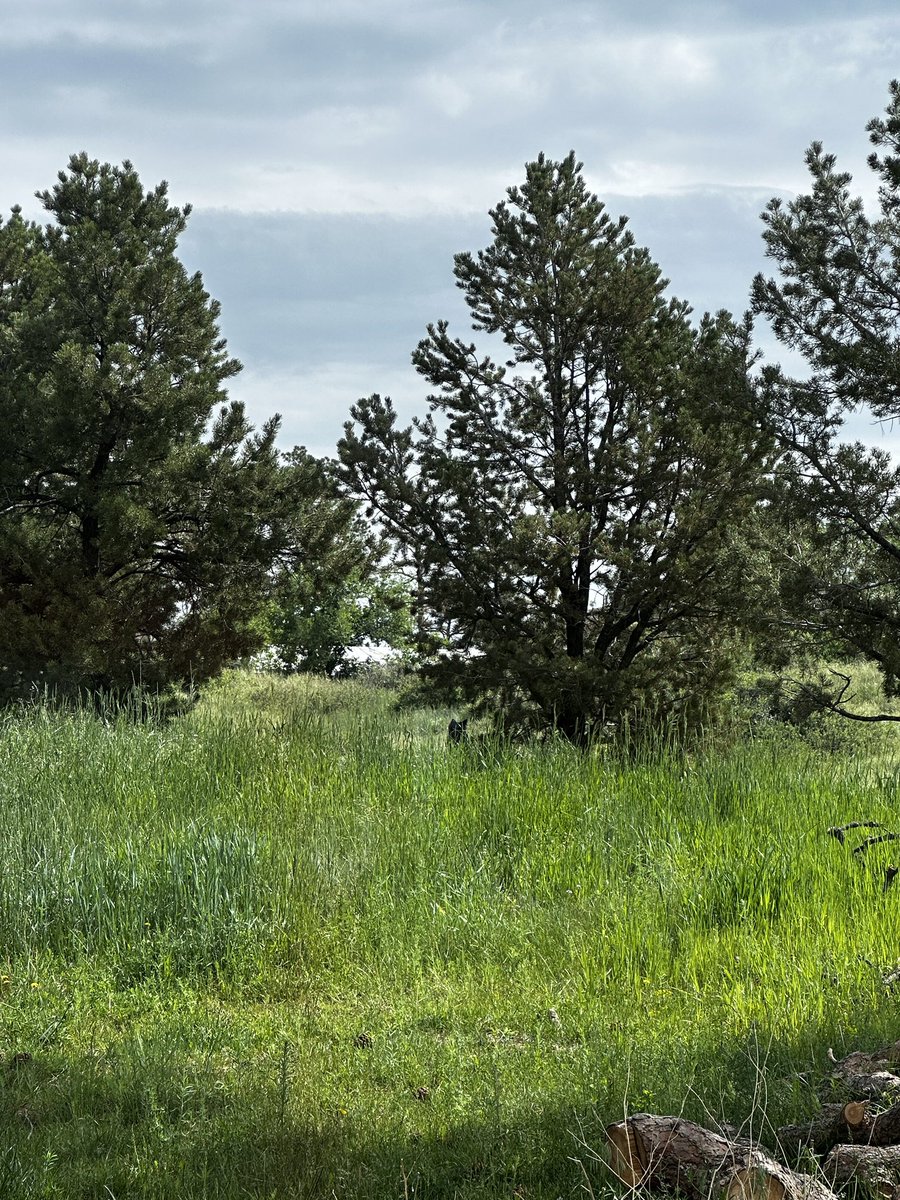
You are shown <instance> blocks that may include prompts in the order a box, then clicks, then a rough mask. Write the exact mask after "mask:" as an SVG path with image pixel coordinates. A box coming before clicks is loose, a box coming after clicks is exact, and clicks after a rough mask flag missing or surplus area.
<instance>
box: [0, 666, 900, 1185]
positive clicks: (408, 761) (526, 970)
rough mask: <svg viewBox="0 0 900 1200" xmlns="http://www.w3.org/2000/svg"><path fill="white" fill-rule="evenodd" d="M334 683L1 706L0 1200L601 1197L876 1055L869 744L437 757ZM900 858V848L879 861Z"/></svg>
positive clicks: (884, 922) (437, 737)
mask: <svg viewBox="0 0 900 1200" xmlns="http://www.w3.org/2000/svg"><path fill="white" fill-rule="evenodd" d="M447 717H448V714H446V713H443V712H438V711H431V710H411V711H401V712H397V711H394V709H393V707H392V697H391V695H390V693H388V692H386V691H381V690H378V689H376V688H372V687H366V686H364V685H362V684H356V683H343V684H336V683H328V682H325V681H320V680H310V679H303V678H295V679H292V680H282V679H277V678H270V677H260V676H251V675H236V676H232V677H231V678H230V679H229V680H227V681H226V682H224V683H223V684H221V685H220V686H218V687H216V688H214V689H212V690H211V691H210V693H209V694H208V695H207V696H206V697H205V698H204V700H203V701H202V702H201V703H200V705H198V707H197V708H196V709H195V710H194V711H192V712H191V713H190V714H189V715H187V716H186V717H183V718H181V719H178V720H174V721H171V722H169V723H166V724H154V723H152V722H144V723H141V722H135V721H133V720H128V719H127V718H124V717H118V718H116V717H114V716H107V717H105V718H104V716H103V715H102V714H100V715H98V714H90V713H87V712H68V713H67V712H61V711H58V710H54V709H52V708H50V707H46V706H36V707H34V708H31V709H23V710H16V711H10V712H8V713H6V714H5V715H0V806H2V814H3V820H2V823H0V939H2V940H0V1122H2V1127H3V1128H2V1137H0V1196H4V1197H7V1196H9V1197H12V1198H14V1200H18V1198H19V1197H28V1198H31V1197H35V1198H37V1197H41V1198H44V1197H47V1198H50V1197H60V1198H63V1197H65V1198H67V1200H68V1198H70V1197H71V1198H76V1197H77V1198H79V1200H81V1198H84V1200H87V1198H89V1197H90V1198H91V1200H95V1198H96V1200H99V1198H101V1197H102V1198H104V1200H151V1198H152V1200H175V1198H176V1197H177V1198H179V1200H184V1198H191V1197H221V1198H222V1200H238V1198H239V1197H240V1198H253V1200H280V1198H282V1197H285V1198H287V1197H291V1198H294V1197H298V1198H299V1197H309V1198H320V1197H321V1198H328V1197H335V1198H337V1200H345V1198H346V1200H351V1198H357V1197H359V1198H362V1197H375V1198H380V1197H386V1198H387V1197H390V1198H400V1200H406V1198H408V1197H420V1198H422V1200H425V1198H429V1200H431V1198H434V1200H450V1198H451V1197H453V1198H460V1200H462V1198H465V1200H470V1198H475V1197H479V1198H495V1197H497V1198H499V1197H518V1198H519V1200H551V1198H552V1200H555V1198H557V1197H570V1196H595V1197H599V1196H601V1195H609V1194H611V1193H614V1192H616V1190H617V1189H616V1188H615V1186H614V1181H613V1180H612V1179H611V1178H610V1176H609V1174H608V1173H607V1171H606V1169H605V1167H604V1164H603V1129H604V1126H605V1125H606V1124H608V1123H609V1122H611V1121H614V1120H617V1119H620V1118H621V1117H622V1115H623V1114H626V1113H628V1112H634V1111H648V1110H650V1111H656V1112H667V1113H670V1112H683V1113H684V1114H685V1115H687V1116H689V1117H692V1118H695V1119H698V1120H701V1121H703V1122H705V1123H712V1124H715V1123H717V1122H720V1121H730V1122H732V1123H734V1124H737V1125H742V1126H743V1127H744V1129H745V1130H748V1131H752V1133H753V1134H754V1135H755V1136H759V1137H761V1138H762V1139H763V1140H764V1141H765V1140H766V1139H767V1138H768V1139H771V1135H772V1131H773V1129H774V1128H775V1127H777V1125H778V1124H780V1123H783V1122H786V1121H788V1120H795V1119H799V1118H800V1117H801V1116H802V1115H804V1114H805V1113H808V1112H812V1111H813V1110H814V1108H815V1106H816V1103H817V1101H816V1085H817V1083H818V1082H819V1081H820V1079H821V1078H823V1077H824V1076H825V1074H826V1073H827V1066H828V1063H827V1059H826V1054H827V1050H828V1048H829V1047H832V1048H833V1049H834V1051H835V1053H836V1054H837V1055H839V1056H840V1054H841V1053H842V1052H845V1051H848V1050H850V1049H854V1048H867V1047H874V1046H876V1045H879V1044H881V1043H883V1042H886V1041H891V1040H894V1039H896V1038H897V1037H898V1036H900V1028H898V1019H897V1008H898V996H897V994H896V993H895V992H894V991H892V987H891V984H890V983H889V982H887V983H886V982H885V976H887V975H889V973H890V972H891V971H892V970H893V969H894V968H895V967H897V965H898V960H900V883H898V885H897V886H896V887H895V888H890V889H888V890H887V891H885V890H884V868H885V865H886V864H887V863H889V862H892V861H893V858H892V850H891V847H892V843H890V842H888V843H885V844H884V845H883V846H879V847H875V848H873V849H872V851H871V852H870V853H869V854H868V855H866V856H854V855H853V854H852V853H851V847H850V845H849V844H848V845H847V846H843V847H842V846H841V845H840V844H839V843H838V842H837V841H836V840H835V839H833V838H829V837H828V836H827V833H826V830H827V829H828V827H829V826H832V825H839V824H844V823H846V822H849V821H852V820H861V819H869V820H879V821H883V822H884V823H885V824H886V825H887V826H888V827H891V828H897V829H898V830H900V816H898V814H897V811H896V810H897V802H898V786H900V760H898V759H897V758H896V757H895V756H894V754H893V752H892V746H893V742H892V741H891V738H890V736H887V735H886V736H884V737H882V738H881V740H880V741H879V742H878V744H877V748H869V749H868V750H867V751H866V752H864V753H863V752H860V751H859V750H858V749H857V750H853V751H848V750H847V748H846V747H845V748H843V749H842V748H838V749H836V750H829V749H828V748H827V747H825V748H823V747H821V746H819V747H813V746H811V745H809V744H808V743H805V742H803V741H802V740H799V739H797V738H792V737H789V736H785V735H783V734H782V733H781V732H779V731H777V730H776V731H774V732H767V733H765V734H757V735H753V736H750V735H748V736H746V737H742V738H739V739H736V740H731V741H729V742H728V743H724V742H720V743H718V744H710V745H708V746H706V747H705V748H696V749H695V750H693V751H692V752H691V753H676V752H675V751H673V750H670V749H667V748H666V747H665V746H663V745H661V746H657V747H655V748H649V749H644V750H642V751H641V752H640V753H631V754H624V753H617V752H614V751H612V750H608V749H607V750H602V749H601V750H596V751H594V752H592V753H591V754H589V755H584V754H580V753H578V752H577V751H575V750H572V749H571V748H568V747H566V746H564V745H556V744H545V745H533V746H516V745H508V746H504V745H499V744H492V743H490V742H487V741H486V742H480V741H476V742H475V743H474V744H472V745H469V746H461V747H452V746H448V744H447V738H446V728H447ZM894 844H895V843H894Z"/></svg>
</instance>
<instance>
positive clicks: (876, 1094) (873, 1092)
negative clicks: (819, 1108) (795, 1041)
mask: <svg viewBox="0 0 900 1200" xmlns="http://www.w3.org/2000/svg"><path fill="white" fill-rule="evenodd" d="M829 1055H830V1057H831V1059H832V1061H833V1062H834V1070H833V1071H832V1073H831V1078H832V1080H833V1081H835V1082H837V1083H839V1084H840V1086H841V1088H842V1089H843V1090H844V1091H845V1092H846V1093H847V1095H849V1096H852V1097H853V1098H854V1099H856V1100H878V1099H880V1098H881V1097H882V1096H885V1095H887V1096H890V1095H892V1094H893V1095H894V1096H900V1042H894V1043H893V1044H892V1045H890V1046H884V1047H882V1048H881V1049H880V1050H876V1051H874V1053H872V1054H866V1053H865V1052H863V1051H861V1050H857V1051H854V1053H853V1054H848V1055H847V1056H846V1058H842V1059H840V1060H838V1059H835V1058H834V1055H833V1054H831V1052H830V1051H829ZM882 1144H885V1143H882Z"/></svg>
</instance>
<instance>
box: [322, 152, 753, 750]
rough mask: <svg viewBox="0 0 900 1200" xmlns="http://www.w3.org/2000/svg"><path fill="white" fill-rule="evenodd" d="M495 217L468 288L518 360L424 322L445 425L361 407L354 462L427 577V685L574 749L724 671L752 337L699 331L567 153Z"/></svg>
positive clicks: (662, 709) (345, 451)
mask: <svg viewBox="0 0 900 1200" xmlns="http://www.w3.org/2000/svg"><path fill="white" fill-rule="evenodd" d="M490 215H491V218H492V221H493V229H492V232H493V241H492V242H491V244H490V245H489V246H488V248H487V249H486V250H483V251H480V252H479V253H478V254H476V255H472V254H459V255H457V256H456V259H455V268H454V273H455V275H456V281H457V285H458V286H459V287H460V288H461V289H462V291H463V292H464V294H465V297H466V301H467V303H468V306H469V309H470V311H471V314H472V319H473V328H474V329H475V330H476V331H477V332H478V333H479V334H483V335H486V336H485V337H484V338H482V339H481V340H482V341H483V342H487V343H489V342H490V339H491V337H493V340H494V342H495V343H499V344H500V346H501V354H502V361H499V360H498V359H497V358H495V357H491V356H489V355H486V354H484V353H483V351H482V350H480V349H479V348H477V347H476V345H475V344H474V343H469V342H465V341H462V340H459V339H458V338H454V337H452V336H451V334H450V331H449V329H448V326H447V323H446V322H439V323H438V324H436V325H430V326H429V327H428V335H427V337H426V338H425V339H424V340H423V341H422V342H420V344H419V346H418V347H417V349H416V351H415V352H414V354H413V362H414V364H415V366H416V368H417V370H418V371H419V373H420V374H421V375H422V376H423V377H424V378H425V379H426V380H427V381H428V383H429V384H430V385H431V387H432V388H433V389H434V390H433V391H432V394H431V395H430V396H429V398H428V405H429V413H428V415H427V416H426V417H424V418H422V419H417V420H415V421H414V422H413V425H412V426H411V427H410V428H407V429H401V428H399V427H398V425H397V422H396V414H395V411H394V408H393V406H392V404H391V402H390V400H389V399H382V398H380V397H379V396H377V395H375V396H371V397H370V398H368V399H366V400H361V401H360V402H359V403H358V404H357V405H356V406H355V407H354V409H353V411H352V417H353V422H352V423H348V424H347V425H346V427H345V436H344V438H343V440H342V441H341V443H340V445H339V453H340V458H341V462H342V464H343V470H344V478H345V480H346V482H347V484H348V486H349V487H350V489H351V491H352V492H353V494H354V495H356V496H358V497H361V498H362V499H364V500H365V502H366V503H367V504H368V506H369V509H370V512H371V513H372V514H374V515H375V517H376V518H377V520H378V522H379V523H380V525H381V527H382V528H383V530H384V531H385V533H386V534H387V535H388V536H389V537H390V538H391V539H392V540H393V541H394V542H395V544H396V545H397V547H398V551H399V553H400V554H401V556H402V557H403V559H404V561H405V562H406V564H407V565H408V567H409V569H410V574H411V575H413V576H414V578H415V580H416V592H417V602H418V608H419V614H420V616H419V621H420V628H421V630H422V632H423V634H424V635H426V636H425V638H424V647H425V649H426V650H430V651H431V657H430V666H429V668H428V670H429V676H430V678H432V679H433V680H434V681H436V682H437V683H440V684H442V685H444V686H446V687H450V688H454V689H456V690H457V691H458V692H461V693H462V695H463V696H465V697H466V698H468V699H469V700H471V701H478V700H479V699H482V700H483V699H484V698H489V699H490V702H491V703H492V704H494V703H496V701H497V698H498V697H499V701H500V704H501V706H502V707H504V708H505V709H506V710H507V711H509V712H512V711H514V710H515V709H517V708H519V709H521V710H523V711H529V712H531V713H532V714H533V715H534V717H535V718H536V719H537V720H539V721H540V722H542V723H544V724H550V725H553V726H555V727H556V728H557V729H558V730H559V731H560V732H561V733H563V734H564V735H565V736H566V737H568V738H570V739H572V740H574V741H578V742H581V741H583V740H584V739H585V738H587V737H588V736H589V734H590V731H591V729H592V728H596V726H597V724H598V723H600V722H604V721H605V722H610V721H617V720H619V719H620V718H622V717H623V715H624V714H626V713H628V712H629V711H631V710H633V709H634V708H635V707H636V706H641V707H642V708H643V709H644V710H645V711H648V712H652V713H655V714H656V715H661V714H668V713H671V712H673V711H676V710H678V708H679V706H682V707H683V706H684V705H685V704H690V703H692V702H697V703H698V704H699V703H700V702H701V700H702V698H703V697H704V696H706V697H709V696H711V695H712V694H713V693H715V692H716V691H717V690H718V689H719V687H720V686H721V685H722V684H723V682H724V681H725V680H726V679H727V678H728V677H729V673H730V668H731V664H732V662H733V649H734V639H735V635H736V629H737V628H738V626H739V624H740V617H741V611H742V608H745V607H746V604H747V600H746V596H745V592H746V589H745V586H744V583H743V581H742V564H743V561H744V559H743V554H742V550H741V546H740V536H739V531H740V528H741V525H742V522H743V520H744V518H745V517H746V515H747V514H748V513H749V512H750V510H751V509H752V506H753V503H754V499H755V496H756V489H757V482H758V479H759V476H760V472H761V468H762V466H763V464H764V462H765V458H766V451H767V445H766V443H765V439H762V438H760V437H759V435H758V434H756V433H755V432H754V430H753V429H752V428H751V423H750V420H749V417H748V416H745V415H744V414H749V413H750V412H751V410H752V407H753V406H752V404H751V403H750V384H749V383H748V376H747V341H748V329H747V327H746V326H739V325H735V324H734V323H733V322H732V321H731V319H730V318H729V317H728V316H727V314H720V315H719V316H718V317H715V318H710V317H706V318H704V320H703V321H702V322H701V323H700V326H699V328H694V327H693V326H692V325H691V323H690V322H689V320H688V312H689V310H688V308H687V306H686V305H685V304H684V303H682V302H680V301H678V300H667V299H666V298H665V295H664V289H665V287H666V283H667V281H666V280H664V279H663V278H661V275H660V271H659V268H658V267H657V266H656V264H655V263H653V262H652V260H651V259H650V257H649V255H648V253H647V251H646V250H643V249H639V248H638V247H637V246H636V245H635V244H634V239H633V237H632V235H631V234H630V232H629V231H628V230H627V228H626V221H625V219H624V218H621V219H619V220H613V219H611V218H610V217H609V215H608V214H607V213H606V212H605V210H604V207H603V205H602V204H601V203H600V201H599V200H598V199H597V198H596V197H595V196H594V195H592V194H591V193H590V192H589V191H588V189H587V187H586V185H585V182H584V179H583V177H582V174H581V166H580V164H579V163H577V162H576V160H575V157H574V155H570V156H569V157H568V158H566V159H565V160H564V161H562V162H551V161H549V160H547V159H545V158H544V157H543V156H541V157H539V158H538V159H537V161H536V162H533V163H530V164H529V165H528V166H527V168H526V179H525V182H524V184H523V185H522V186H521V187H514V188H511V189H510V190H509V191H508V198H507V199H506V200H505V201H503V202H502V203H500V204H499V205H498V206H497V207H496V208H495V209H494V210H493V211H492V212H491V214H490ZM429 634H430V635H431V636H430V641H429V638H428V636H427V635H429ZM435 635H440V636H439V637H437V636H435Z"/></svg>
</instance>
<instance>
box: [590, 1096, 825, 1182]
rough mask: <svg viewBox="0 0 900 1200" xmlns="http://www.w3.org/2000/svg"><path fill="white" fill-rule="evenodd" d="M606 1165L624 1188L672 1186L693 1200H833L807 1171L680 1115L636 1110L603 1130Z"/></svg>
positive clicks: (750, 1144) (747, 1142)
mask: <svg viewBox="0 0 900 1200" xmlns="http://www.w3.org/2000/svg"><path fill="white" fill-rule="evenodd" d="M606 1136H607V1138H608V1140H609V1144H610V1155H609V1165H610V1168H611V1170H612V1171H613V1173H614V1174H615V1175H616V1176H617V1177H618V1178H619V1179H620V1180H621V1181H622V1182H623V1183H624V1184H626V1186H628V1187H629V1188H646V1189H648V1190H657V1191H669V1190H677V1191H679V1192H681V1193H682V1194H683V1195H686V1196H688V1197H690V1198H692V1200H703V1198H706V1197H710V1196H712V1195H713V1194H716V1195H721V1196H722V1197H723V1200H835V1196H834V1193H833V1192H832V1191H830V1190H829V1188H827V1187H826V1186H825V1184H823V1183H822V1182H821V1181H820V1180H818V1179H815V1178H814V1177H813V1176H811V1175H804V1174H800V1173H799V1172H796V1171H790V1170H788V1168H787V1167H784V1166H782V1165H781V1163H779V1162H776V1161H775V1159H773V1158H772V1157H771V1156H770V1155H769V1154H767V1153H766V1152H765V1151H764V1150H762V1149H760V1148H759V1147H758V1146H755V1145H754V1144H752V1143H751V1142H750V1141H748V1140H746V1139H736V1138H726V1137H722V1136H721V1135H720V1134H718V1133H713V1132H712V1131H711V1130H709V1129H704V1128H703V1126H702V1125H695V1124H694V1122H693V1121H685V1120H683V1119H682V1118H681V1117H659V1116H654V1115H652V1114H650V1113H637V1114H636V1115H635V1116H633V1117H629V1118H628V1119H627V1120H625V1121H620V1122H617V1123H616V1124H614V1125H610V1126H609V1127H608V1128H607V1130H606Z"/></svg>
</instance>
